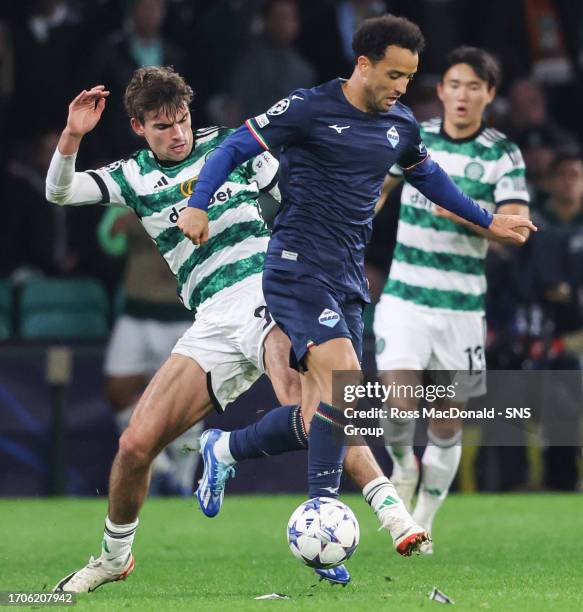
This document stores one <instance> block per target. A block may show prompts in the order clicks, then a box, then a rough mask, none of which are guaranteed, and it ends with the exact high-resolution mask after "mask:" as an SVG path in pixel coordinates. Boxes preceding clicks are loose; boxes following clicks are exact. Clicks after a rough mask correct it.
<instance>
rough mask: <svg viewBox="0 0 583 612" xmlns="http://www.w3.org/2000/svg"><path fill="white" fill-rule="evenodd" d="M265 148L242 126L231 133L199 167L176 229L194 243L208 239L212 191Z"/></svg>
mask: <svg viewBox="0 0 583 612" xmlns="http://www.w3.org/2000/svg"><path fill="white" fill-rule="evenodd" d="M263 151H264V148H263V147H262V146H261V145H260V144H259V143H258V142H257V140H255V138H254V137H253V136H252V135H251V132H250V131H249V130H248V128H247V127H246V126H245V125H242V126H241V127H240V128H239V129H238V130H236V131H235V132H233V133H232V134H231V135H230V136H229V137H228V138H226V139H225V140H224V141H223V142H222V143H221V144H220V145H219V146H218V147H217V148H216V149H215V150H214V151H213V153H212V155H211V156H210V157H209V159H208V161H207V162H206V163H205V165H204V166H203V168H202V171H201V173H200V175H199V177H198V180H197V182H196V185H195V187H194V192H193V194H192V195H191V196H190V199H189V200H188V206H187V207H186V208H185V209H184V210H183V211H182V212H181V213H180V216H179V218H178V223H177V225H178V228H179V229H180V230H181V231H182V233H183V234H184V235H185V236H186V237H187V238H190V240H192V242H193V243H194V244H199V245H200V244H204V243H205V242H206V241H207V240H208V213H207V211H208V205H209V201H210V199H211V198H212V196H213V194H214V193H215V191H216V190H217V189H218V188H219V187H220V186H221V185H222V184H223V183H224V182H225V181H226V180H227V178H228V176H229V174H230V173H231V172H232V171H233V170H234V169H235V168H236V167H237V166H239V165H241V164H242V163H243V162H246V161H247V160H248V159H251V158H252V157H255V156H256V155H259V153H262V152H263Z"/></svg>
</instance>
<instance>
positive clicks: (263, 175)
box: [250, 151, 281, 202]
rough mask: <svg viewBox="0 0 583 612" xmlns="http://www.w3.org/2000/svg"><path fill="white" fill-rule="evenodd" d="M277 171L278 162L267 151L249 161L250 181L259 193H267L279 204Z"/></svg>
mask: <svg viewBox="0 0 583 612" xmlns="http://www.w3.org/2000/svg"><path fill="white" fill-rule="evenodd" d="M278 169H279V162H278V161H277V159H275V157H273V155H271V153H268V152H267V151H266V152H265V153H261V155H257V157H254V158H253V159H252V160H251V167H250V174H251V180H252V181H255V182H256V183H257V188H258V189H259V191H262V192H268V193H269V194H270V195H271V196H272V197H273V198H275V199H276V200H277V201H278V202H281V194H280V193H279V187H278V184H277V171H278Z"/></svg>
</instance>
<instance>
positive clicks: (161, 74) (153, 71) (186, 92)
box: [123, 66, 194, 123]
mask: <svg viewBox="0 0 583 612" xmlns="http://www.w3.org/2000/svg"><path fill="white" fill-rule="evenodd" d="M193 97H194V92H193V91H192V88H191V87H190V86H189V85H188V84H187V83H186V81H185V80H184V78H183V77H181V76H180V75H179V74H178V73H177V72H176V71H175V70H174V68H172V66H145V67H144V68H138V69H137V70H136V71H135V72H134V74H133V76H132V78H131V80H130V82H129V84H128V86H127V88H126V91H125V95H124V98H123V102H124V106H125V109H126V111H127V113H128V115H129V116H130V117H134V118H135V119H137V120H138V121H140V122H141V123H144V118H145V116H146V113H147V112H150V111H161V110H164V111H166V113H167V114H168V116H169V117H171V118H174V117H175V116H176V114H177V113H178V112H179V111H180V109H181V108H182V107H184V105H186V106H189V105H190V103H191V102H192V99H193Z"/></svg>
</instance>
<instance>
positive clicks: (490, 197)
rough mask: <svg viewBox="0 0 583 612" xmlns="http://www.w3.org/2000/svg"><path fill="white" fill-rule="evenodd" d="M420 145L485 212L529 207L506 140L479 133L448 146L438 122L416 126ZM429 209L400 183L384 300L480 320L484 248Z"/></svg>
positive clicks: (520, 166) (518, 162) (514, 152)
mask: <svg viewBox="0 0 583 612" xmlns="http://www.w3.org/2000/svg"><path fill="white" fill-rule="evenodd" d="M421 137H422V138H423V141H424V142H425V145H426V146H427V149H428V151H429V153H430V155H431V157H432V158H433V159H434V160H435V161H436V162H437V163H438V164H439V165H440V166H441V167H442V168H443V169H444V170H445V171H446V172H447V173H448V174H449V176H450V177H451V179H452V180H453V181H454V182H455V183H456V185H457V186H458V187H459V188H460V189H461V190H462V191H463V192H464V193H466V194H467V195H468V196H470V197H471V198H473V199H474V200H476V201H477V202H478V203H479V204H480V205H481V206H483V207H484V208H486V209H487V210H489V211H490V212H494V211H495V210H496V208H497V207H498V206H500V205H502V204H505V203H509V202H523V203H525V204H528V201H529V196H528V192H527V190H526V183H525V176H524V172H525V169H524V161H523V159H522V155H521V153H520V150H519V149H518V147H517V146H516V145H515V144H514V143H512V142H510V141H509V140H508V139H507V138H506V136H504V134H502V133H500V132H498V131H497V130H494V129H489V128H485V129H482V130H481V131H480V132H479V133H478V134H477V135H475V136H473V137H472V138H471V139H461V140H452V139H451V138H449V137H448V136H447V135H445V134H444V133H443V131H442V119H432V120H430V121H427V122H424V123H422V124H421ZM398 173H399V169H398V168H394V169H391V174H394V175H397V174H398ZM433 206H434V205H433V203H432V202H431V201H429V200H428V199H427V198H426V197H425V196H424V195H422V194H421V193H420V192H419V191H417V189H415V188H414V187H412V186H411V185H409V184H408V183H405V185H404V186H403V192H402V195H401V212H400V216H399V227H398V230H397V243H396V246H395V252H394V255H393V262H392V265H391V271H390V274H389V278H388V280H387V283H386V285H385V288H384V290H383V293H385V294H388V295H391V296H394V297H396V298H399V299H401V300H405V301H407V302H412V303H413V304H416V305H417V306H419V307H425V308H430V309H434V310H440V311H447V312H473V313H475V312H478V313H483V312H484V302H485V294H486V276H485V270H484V267H485V266H484V261H485V258H486V253H487V250H488V241H487V239H486V238H483V237H482V236H479V235H478V234H476V233H475V232H473V231H472V230H471V229H470V228H468V227H467V226H464V225H461V224H458V223H455V222H453V221H451V220H450V219H444V218H442V217H437V216H436V215H435V214H433V212H432V208H433Z"/></svg>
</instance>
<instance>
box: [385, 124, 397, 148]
mask: <svg viewBox="0 0 583 612" xmlns="http://www.w3.org/2000/svg"><path fill="white" fill-rule="evenodd" d="M387 140H388V141H389V142H390V143H391V146H392V147H393V149H394V148H395V147H396V146H397V145H398V144H399V132H397V128H396V127H395V126H394V125H393V126H391V127H390V128H389V129H388V130H387Z"/></svg>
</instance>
